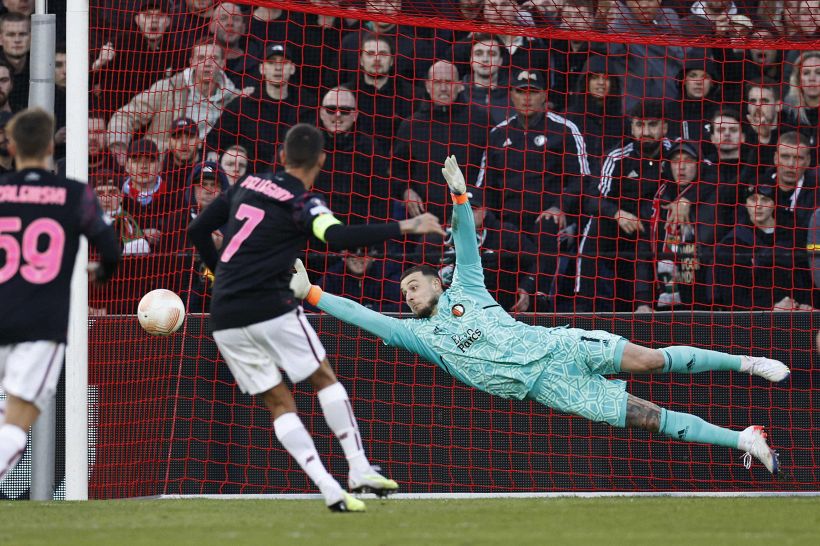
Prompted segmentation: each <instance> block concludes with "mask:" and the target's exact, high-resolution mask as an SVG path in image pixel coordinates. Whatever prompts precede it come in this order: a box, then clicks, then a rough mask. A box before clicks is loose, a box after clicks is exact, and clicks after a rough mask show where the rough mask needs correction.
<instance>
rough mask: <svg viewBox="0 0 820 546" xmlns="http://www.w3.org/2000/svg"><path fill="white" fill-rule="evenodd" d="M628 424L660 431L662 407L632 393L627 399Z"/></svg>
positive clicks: (650, 430)
mask: <svg viewBox="0 0 820 546" xmlns="http://www.w3.org/2000/svg"><path fill="white" fill-rule="evenodd" d="M626 426H628V427H634V428H642V429H644V430H648V431H649V432H658V431H659V430H660V428H661V408H660V407H659V406H657V405H655V404H653V403H652V402H648V401H646V400H643V399H641V398H638V397H636V396H632V395H631V394H630V395H629V398H627V400H626Z"/></svg>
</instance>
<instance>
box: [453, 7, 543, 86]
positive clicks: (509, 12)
mask: <svg viewBox="0 0 820 546" xmlns="http://www.w3.org/2000/svg"><path fill="white" fill-rule="evenodd" d="M484 20H485V21H486V22H487V23H490V24H493V25H497V26H502V27H510V26H515V27H521V26H525V27H531V26H534V24H535V22H534V19H533V17H532V14H531V13H530V12H528V11H526V10H525V9H523V8H521V7H519V6H518V4H517V3H516V1H515V0H485V2H484ZM496 39H497V40H498V41H499V42H500V43H501V45H502V47H501V75H500V81H501V82H502V83H504V84H506V83H507V82H509V81H510V75H511V74H512V73H518V72H520V71H521V70H530V71H531V70H538V71H540V72H542V74H541V76H542V77H543V78H544V80H545V81H549V77H550V74H549V68H550V67H551V66H552V65H551V64H550V57H549V52H550V47H549V44H548V43H547V42H546V41H544V40H543V39H541V38H532V37H524V36H510V35H497V36H496ZM472 47H473V39H472V37H467V38H464V39H462V40H461V41H460V42H456V43H455V44H453V53H452V59H453V61H454V62H455V63H456V66H457V67H458V68H459V69H462V67H464V68H466V67H465V65H466V64H467V63H468V62H469V59H470V54H471V49H472ZM465 71H466V70H465ZM550 83H554V82H550ZM551 87H554V86H551Z"/></svg>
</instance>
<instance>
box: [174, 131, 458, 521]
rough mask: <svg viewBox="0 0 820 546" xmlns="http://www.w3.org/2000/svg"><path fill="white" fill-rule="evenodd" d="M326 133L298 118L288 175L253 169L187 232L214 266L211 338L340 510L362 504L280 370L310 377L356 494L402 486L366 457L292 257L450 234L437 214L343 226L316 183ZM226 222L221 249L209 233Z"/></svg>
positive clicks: (288, 150)
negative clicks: (307, 311) (311, 242)
mask: <svg viewBox="0 0 820 546" xmlns="http://www.w3.org/2000/svg"><path fill="white" fill-rule="evenodd" d="M322 148H323V138H322V133H321V132H320V131H319V130H318V129H317V128H316V127H313V126H311V125H306V124H298V125H295V126H294V127H292V128H291V129H290V130H289V131H288V132H287V134H286V135H285V144H284V149H283V150H282V152H281V154H280V155H281V157H280V159H281V162H282V164H284V165H285V169H284V170H283V171H279V172H276V173H273V174H270V175H249V176H247V177H245V179H244V180H243V181H242V182H240V183H237V184H236V185H234V186H232V187H231V188H230V190H228V192H227V193H226V194H223V196H221V197H219V198H218V199H217V200H216V201H214V202H213V203H212V204H211V205H210V206H209V207H208V208H206V209H205V210H204V211H203V212H202V214H200V215H199V216H198V217H197V218H196V219H195V220H194V221H193V222H192V223H191V226H190V228H189V235H190V238H191V241H192V242H193V243H194V244H195V245H196V247H197V249H198V250H199V253H200V256H201V258H202V261H203V262H205V265H207V266H208V268H209V269H210V270H211V271H214V272H215V275H216V279H215V281H214V288H213V299H212V301H211V325H212V327H213V330H214V340H215V341H216V344H217V346H218V347H219V351H220V352H221V353H222V356H223V358H224V359H225V362H226V363H227V364H228V366H229V367H230V369H231V372H232V373H233V376H234V378H235V379H236V382H237V384H238V385H239V388H240V389H242V391H243V392H246V393H248V394H252V395H259V396H260V397H261V398H262V400H263V401H264V402H265V404H266V405H267V406H268V408H269V409H270V410H271V412H272V414H273V419H274V421H273V428H274V430H275V432H276V437H277V438H278V439H279V441H280V442H281V443H282V445H283V446H284V447H285V449H287V450H288V453H290V454H291V455H292V456H293V458H294V459H296V461H297V462H298V463H299V465H300V466H301V467H302V469H303V470H304V471H305V472H306V473H307V474H308V475H309V476H310V478H311V479H312V480H313V483H315V484H316V486H317V487H318V488H319V490H320V491H321V492H322V495H323V496H324V498H325V503H326V504H327V506H328V507H329V508H330V509H331V510H334V511H340V512H347V511H356V512H360V511H363V510H364V509H365V507H364V503H363V502H361V501H360V500H358V499H356V498H354V497H352V496H350V495H349V494H347V493H346V492H345V491H344V490H343V489H342V487H341V486H340V485H339V483H338V482H337V481H336V480H335V479H334V478H333V477H332V476H331V475H330V474H329V473H328V472H327V470H326V469H325V467H324V465H323V464H322V461H321V460H320V459H319V454H318V453H317V452H316V448H315V446H314V444H313V440H312V439H311V437H310V435H309V434H308V432H307V430H306V429H305V427H304V425H303V424H302V421H301V420H300V419H299V417H298V415H297V414H296V404H295V403H294V401H293V396H292V395H291V393H290V391H289V390H288V387H287V385H285V384H284V383H283V382H282V374H281V372H280V368H281V369H283V370H284V371H285V372H286V373H287V375H288V377H289V378H290V380H291V381H292V382H293V383H297V382H299V381H304V380H305V379H307V380H309V381H310V383H311V384H312V385H313V387H314V388H315V389H316V390H317V393H318V398H319V404H320V405H321V407H322V412H323V413H324V416H325V420H326V421H327V424H328V426H329V427H330V429H331V430H332V431H333V432H334V434H335V435H336V437H337V438H338V439H339V442H340V443H341V445H342V449H343V450H344V453H345V457H346V459H347V461H348V464H349V466H350V474H349V478H348V485H349V487H350V489H351V490H353V491H372V492H374V493H376V494H379V495H384V494H387V493H390V492H393V491H395V490H396V489H398V484H397V483H396V482H394V481H393V480H390V479H387V478H385V477H384V476H382V475H381V474H379V473H378V472H377V471H376V470H375V469H374V468H373V467H371V465H370V463H369V462H368V460H367V457H366V456H365V453H364V449H363V446H362V440H361V435H360V434H359V427H358V425H357V424H356V419H355V417H354V416H353V408H352V406H351V404H350V400H349V399H348V396H347V391H346V390H345V388H344V386H342V384H341V383H339V382H338V381H337V380H336V376H335V375H334V373H333V370H332V369H331V368H330V364H329V362H328V360H327V358H326V356H325V350H324V348H323V347H322V344H321V343H320V342H319V339H318V337H317V336H316V333H315V332H314V331H313V329H312V328H311V326H310V324H308V322H307V320H305V316H304V312H303V311H302V308H301V307H300V306H299V304H298V302H297V301H296V300H295V299H294V297H293V292H292V291H291V290H290V288H289V287H288V284H289V281H290V276H291V270H292V265H293V261H294V259H295V258H296V256H297V254H298V253H299V252H301V251H302V249H303V248H304V246H305V243H306V241H307V240H308V238H311V237H312V238H315V239H318V240H319V241H322V242H326V243H328V244H330V245H333V246H335V247H337V248H355V247H360V246H367V245H371V244H375V243H379V242H382V241H385V240H387V239H394V238H398V237H400V236H401V235H402V234H403V233H414V234H426V233H438V234H441V235H443V234H444V230H443V229H442V227H441V225H439V223H438V220H437V219H436V217H435V216H433V215H432V214H429V213H428V214H424V215H421V216H417V217H415V218H412V219H409V220H403V221H401V222H390V223H386V224H369V225H358V226H346V225H343V224H342V223H341V222H340V221H339V220H337V219H336V217H335V216H334V215H333V213H332V212H331V211H330V209H328V207H327V205H326V204H325V202H324V200H322V198H321V197H320V196H318V195H317V194H315V193H311V192H310V189H311V187H312V186H313V182H314V180H315V179H316V177H317V176H318V175H319V173H320V172H321V170H322V164H323V163H324V160H325V153H324V152H323V151H322ZM225 224H227V228H226V230H225V239H224V241H223V243H222V253H221V255H220V254H219V253H218V252H217V249H216V247H215V245H214V242H213V239H212V238H211V233H212V232H213V231H215V230H216V229H219V228H220V227H222V226H223V225H225Z"/></svg>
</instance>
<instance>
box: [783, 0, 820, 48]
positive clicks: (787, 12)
mask: <svg viewBox="0 0 820 546" xmlns="http://www.w3.org/2000/svg"><path fill="white" fill-rule="evenodd" d="M784 4H786V8H785V9H784V10H783V22H782V24H783V27H782V30H781V34H782V35H783V36H784V37H787V38H788V39H790V40H816V39H817V38H818V35H820V1H818V0H791V1H787V2H784ZM787 61H788V59H787Z"/></svg>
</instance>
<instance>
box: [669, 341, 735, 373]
mask: <svg viewBox="0 0 820 546" xmlns="http://www.w3.org/2000/svg"><path fill="white" fill-rule="evenodd" d="M660 351H661V352H662V353H663V358H664V360H665V362H664V364H663V371H664V372H666V373H669V372H679V373H698V372H706V371H709V370H726V371H730V370H732V371H736V372H739V371H740V357H739V356H735V355H730V354H726V353H719V352H717V351H710V350H708V349H698V348H697V347H687V346H685V345H676V346H673V347H664V348H663V349H661V350H660Z"/></svg>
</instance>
